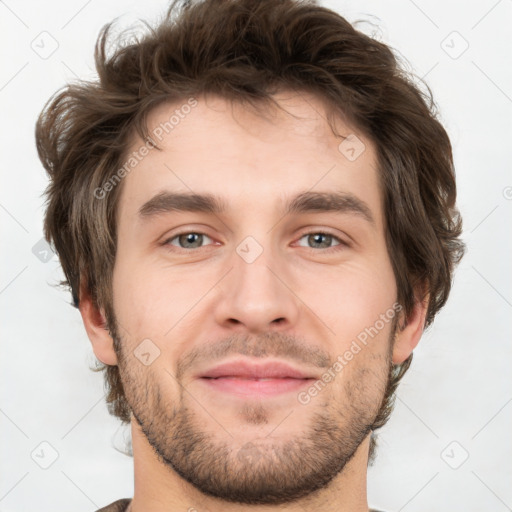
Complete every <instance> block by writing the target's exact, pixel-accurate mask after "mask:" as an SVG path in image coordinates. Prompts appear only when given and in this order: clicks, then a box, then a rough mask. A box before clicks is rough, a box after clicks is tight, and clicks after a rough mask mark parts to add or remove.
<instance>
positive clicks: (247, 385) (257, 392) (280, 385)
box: [200, 377, 313, 397]
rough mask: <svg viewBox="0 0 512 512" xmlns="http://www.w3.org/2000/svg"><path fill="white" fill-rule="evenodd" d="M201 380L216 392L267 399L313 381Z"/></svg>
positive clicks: (231, 378)
mask: <svg viewBox="0 0 512 512" xmlns="http://www.w3.org/2000/svg"><path fill="white" fill-rule="evenodd" d="M200 380H202V381H203V382H204V383H205V384H206V385H207V386H209V387H210V388H212V389H215V390H216V391H222V392H224V393H232V394H235V395H240V396H243V397H248V396H260V397H266V396H275V395H280V394H283V393H290V392H292V391H298V390H299V389H301V388H303V387H305V386H307V385H309V384H310V383H311V381H312V380H313V379H293V378H281V379H268V380H256V379H242V378H238V377H218V378H215V379H212V378H206V377H202V378H201V379H200Z"/></svg>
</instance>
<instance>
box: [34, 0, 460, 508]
mask: <svg viewBox="0 0 512 512" xmlns="http://www.w3.org/2000/svg"><path fill="white" fill-rule="evenodd" d="M212 27H222V29H221V30H213V29H212ZM110 32H111V25H107V26H106V27H104V29H103V30H102V33H101V34H100V37H99V39H98V42H97V46H96V52H95V59H96V67H97V70H98V74H99V79H98V80H97V81H93V82H79V83H74V84H72V85H68V86H67V87H66V88H65V89H64V90H63V91H60V92H59V93H58V94H56V95H55V96H54V97H53V98H51V100H50V101H49V102H48V104H47V105H46V106H45V108H44V110H43V112H42V113H41V116H40V118H39V120H38V122H37V126H36V140H37V148H38V151H39V155H40V158H41V160H42V162H43V164H44V166H45V168H46V169H47V171H48V174H49V177H50V183H49V186H48V189H47V191H46V194H47V211H46V217H45V224H44V229H45V237H46V238H47V240H48V241H49V242H50V243H51V244H52V245H53V247H54V249H55V251H56V252H57V254H58V256H59V258H60V261H61V264H62V268H63V271H64V274H65V280H64V281H63V283H61V284H64V285H65V286H67V287H69V289H70V291H71V293H72V297H73V304H74V306H75V307H77V308H79V309H80V312H81V313H82V316H83V317H84V322H85V326H86V329H87V332H88V334H89V337H90V338H91V341H92V343H93V348H94V351H95V354H96V356H97V357H98V359H99V361H101V363H102V365H101V367H100V370H101V371H103V372H104V374H105V380H106V385H107V390H108V395H107V402H108V404H109V409H110V412H111V413H112V414H114V415H116V416H117V417H119V418H120V419H121V420H122V421H123V422H129V421H130V420H131V418H132V415H133V417H134V418H135V419H136V421H137V422H138V424H139V425H140V426H141V428H142V431H143V432H144V434H145V435H146V437H147V438H148V440H149V442H150V443H151V444H152V445H153V447H154V448H155V450H156V451H157V453H158V455H159V456H160V457H161V459H162V461H163V462H164V463H166V464H168V465H169V466H170V467H172V468H173V469H174V470H175V471H177V472H178V473H179V474H180V475H181V476H182V477H184V478H185V479H187V480H188V481H189V482H191V483H193V484H194V485H196V486H197V487H198V488H200V489H201V490H203V491H204V492H207V493H211V494H214V495H215V493H217V496H219V497H224V498H226V499H232V500H233V501H237V500H238V501H244V500H245V501H246V502H250V503H264V502H267V503H270V502H274V503H277V502H284V501H287V500H290V499H293V498H297V497H299V496H300V493H302V495H304V494H307V493H308V492H311V491H312V490H314V489H319V488H321V487H323V486H325V485H327V484H328V483H329V482H330V481H331V480H332V479H333V478H334V477H335V476H336V474H338V473H339V472H340V471H341V470H342V469H343V467H344V466H345V465H346V464H347V463H348V462H349V461H350V459H351V457H352V456H353V454H354V453H355V451H356V449H357V448H358V446H360V444H361V443H362V442H363V441H364V440H365V439H367V438H368V436H370V435H372V433H373V432H375V431H376V430H377V429H379V428H381V427H382V426H383V425H384V424H385V423H386V422H387V420H388V418H389V415H390V413H391V411H392V407H393V399H394V393H395V391H396V387H397V385H398V383H399V381H400V379H401V378H402V377H403V375H404V374H405V372H406V371H407V369H408V368H409V366H410V363H411V360H412V354H413V349H414V347H415V346H416V344H417V343H418V342H419V340H420V337H421V334H422V332H423V330H424V329H425V328H426V327H428V326H429V325H430V324H431V323H432V321H433V320H434V317H435V315H436V314H437V313H438V312H439V310H440V309H441V308H442V307H443V305H444V304H445V302H446V300H447V298H448V295H449V292H450V287H451V281H452V275H453V271H454V267H455V265H456V264H457V263H458V261H459V260H460V258H461V257H462V255H463V252H464V245H463V243H462V242H461V240H460V234H461V230H462V226H461V220H460V217H459V215H458V212H457V210H456V207H455V200H456V185H455V173H454V168H453V160H452V152H451V146H450V141H449V138H448V136H447V134H446V132H445V130H444V129H443V127H442V125H441V124H440V123H439V121H438V120H437V118H436V112H435V106H434V103H433V100H432V96H431V94H430V91H428V88H426V87H424V88H423V89H420V87H419V85H418V84H417V83H415V81H414V80H413V79H412V78H411V76H409V75H408V74H407V73H406V72H405V71H404V70H403V69H402V68H401V67H400V66H399V64H398V62H397V60H396V58H395V56H394V54H393V52H392V51H391V50H390V48H389V47H388V46H386V45H385V44H383V43H381V42H378V41H376V40H373V39H372V38H370V37H368V36H366V35H364V34H363V33H361V32H359V31H357V30H356V29H355V28H354V27H352V26H351V25H350V24H349V23H348V22H347V21H346V20H345V19H344V18H342V17H341V16H340V15H338V14H336V13H334V12H332V11H330V10H328V9H326V8H322V7H319V6H317V5H316V4H314V3H309V2H296V1H293V0H281V1H278V2H276V1H275V0H272V1H270V0H268V1H267V0H265V1H260V2H254V1H250V0H232V1H230V0H211V1H208V2H198V3H194V4H193V5H190V4H184V5H183V4H181V3H177V2H174V3H173V4H172V6H171V8H170V9H169V12H168V15H167V17H166V18H165V19H164V20H163V21H162V22H161V24H160V25H159V26H158V27H156V28H154V29H150V30H148V32H147V33H146V34H144V35H143V36H141V37H140V38H139V39H138V40H136V41H133V42H132V43H130V44H128V45H125V46H117V47H114V49H113V51H110V50H109V43H110V41H111V36H110ZM164 191H165V192H171V193H174V194H176V193H179V194H187V195H188V197H187V198H184V197H176V196H174V197H172V198H170V197H166V196H165V194H163V192H164ZM330 193H337V194H338V195H337V196H336V197H334V196H328V195H327V194H330ZM203 196H207V197H203ZM215 198H217V200H215ZM171 203H172V206H171ZM329 204H330V205H331V207H330V208H329V207H327V206H326V205H329ZM176 205H178V207H176ZM185 224H187V225H188V227H187V226H186V225H185ZM179 226H181V229H178V227H179ZM306 227H308V229H305V228H306ZM191 235H192V237H191ZM318 235H320V240H322V239H323V240H324V241H320V242H319V241H318V240H319V237H318ZM325 240H327V247H322V244H325ZM188 244H192V246H190V245H188ZM195 244H198V245H195ZM318 244H319V245H320V246H318ZM311 245H313V246H311ZM249 255H250V257H249ZM390 312H391V313H390ZM377 322H379V323H377ZM363 333H366V337H365V336H364V334H363ZM354 343H355V344H354ZM355 347H358V348H355ZM348 352H351V353H352V356H350V355H349V354H348ZM142 353H144V354H145V356H144V357H145V358H146V360H145V362H142V361H141V360H142V359H143V358H142V357H141V356H142ZM147 354H149V356H147ZM234 356H246V357H258V358H269V357H275V358H280V359H286V360H288V361H294V362H295V363H298V364H300V365H302V367H303V368H305V369H307V371H308V372H309V374H308V375H309V376H310V377H311V378H312V381H311V386H312V387H311V388H306V389H302V391H301V392H302V395H301V394H300V393H298V394H297V400H296V401H295V402H294V407H293V408H292V407H291V406H290V403H289V394H288V395H286V397H287V398H283V397H281V398H276V399H275V400H273V401H270V402H269V401H265V400H263V401H260V400H249V401H247V402H245V403H244V405H243V406H242V405H241V404H242V402H240V401H238V402H237V401H236V400H235V401H234V402H229V406H225V404H224V405H223V403H221V402H219V403H216V400H218V396H219V395H218V393H217V392H214V391H212V390H211V389H210V388H207V389H204V388H203V386H205V382H204V379H201V378H200V377H201V372H204V371H206V369H207V368H209V367H211V366H212V365H214V364H217V363H219V362H222V361H224V360H227V359H228V358H232V357H234ZM149 360H151V363H150V364H145V363H148V362H149ZM327 373H329V374H330V375H331V378H330V379H327V378H323V376H324V375H326V374H327ZM320 381H321V383H322V384H320V383H319V382H320ZM313 388H315V389H316V391H314V389H313ZM195 396H207V397H208V398H209V399H208V401H207V403H211V404H214V405H217V406H218V408H216V409H215V410H219V411H220V412H218V413H217V415H216V417H215V418H212V417H211V415H210V414H209V412H208V411H207V410H206V409H205V408H204V407H201V406H200V405H198V403H197V401H194V398H193V397H195ZM283 396H284V395H283ZM308 397H309V398H308ZM287 400H288V401H287ZM306 402H307V403H306ZM237 405H238V406H237ZM283 410H288V411H292V410H293V414H292V413H290V414H289V418H288V419H287V420H283V418H278V413H279V411H283ZM280 420H282V423H280V424H279V427H278V428H276V429H275V430H272V429H273V428H274V426H276V425H277V424H278V423H279V421H280ZM265 425H267V426H272V428H269V429H268V430H271V431H273V432H274V433H273V434H272V435H269V436H268V437H264V438H262V437H261V435H260V434H261V429H262V428H263V427H264V426H265ZM169 432H171V433H172V436H168V434H169ZM375 448H376V443H375V436H374V435H372V437H371V443H370V450H369V461H371V460H372V459H373V457H374V452H375ZM272 454H273V455H272ZM272 456H277V457H278V461H279V463H280V464H281V468H280V469H281V471H280V474H281V475H283V474H284V475H286V476H284V477H282V480H279V478H278V479H277V483H276V487H275V488H273V489H271V488H270V487H269V482H270V481H276V478H275V475H272V474H271V469H270V467H271V466H270V461H271V458H272ZM214 461H218V464H217V465H215V464H214ZM299 462H301V463H299ZM304 462H305V463H304ZM249 464H250V465H252V467H253V470H252V471H251V472H249V471H245V472H244V468H246V467H248V465H249ZM222 467H224V472H223V471H222ZM229 467H231V468H233V467H234V468H239V469H240V471H237V472H236V473H237V474H239V475H246V476H245V478H238V480H236V481H235V480H234V479H233V478H230V477H229V474H228V469H229ZM212 468H214V469H215V473H213V471H212ZM226 468H227V469H226ZM254 468H255V469H254ZM213 474H215V475H216V476H212V475H213ZM249 475H251V476H249ZM271 477H274V479H272V478H271ZM306 482H309V483H308V484H307V485H306ZM269 489H270V490H269Z"/></svg>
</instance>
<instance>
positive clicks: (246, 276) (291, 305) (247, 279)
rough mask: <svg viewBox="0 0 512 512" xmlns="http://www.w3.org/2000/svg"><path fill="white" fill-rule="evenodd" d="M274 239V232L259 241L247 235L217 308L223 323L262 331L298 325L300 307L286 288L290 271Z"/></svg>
mask: <svg viewBox="0 0 512 512" xmlns="http://www.w3.org/2000/svg"><path fill="white" fill-rule="evenodd" d="M271 236H272V232H269V233H267V234H264V235H260V236H258V238H259V240H258V239H257V238H256V237H254V236H247V237H246V238H244V239H243V240H242V241H241V242H240V243H239V244H238V246H237V247H236V249H235V253H234V254H233V258H232V270H231V272H229V273H228V275H227V276H226V280H227V281H226V282H224V284H223V287H222V289H223V292H222V294H221V297H220V301H219V303H218V305H217V313H216V314H217V321H218V322H220V323H221V324H223V325H235V324H236V325H238V324H243V325H244V326H245V328H246V329H248V330H250V331H253V332H258V331H266V330H269V329H275V328H276V326H280V328H283V327H285V326H290V325H291V324H293V323H295V321H296V319H297V314H298V309H297V308H298V304H297V301H296V297H295V296H294V294H293V293H292V291H291V290H290V289H289V288H288V286H286V285H285V282H286V281H287V279H286V275H285V274H286V272H285V271H284V270H283V269H284V265H283V262H282V261H281V260H280V257H279V251H278V250H274V249H273V247H272V244H271V242H270V240H271ZM260 241H261V242H260ZM281 274H282V275H281Z"/></svg>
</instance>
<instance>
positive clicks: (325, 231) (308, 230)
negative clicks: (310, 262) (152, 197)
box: [161, 227, 351, 253]
mask: <svg viewBox="0 0 512 512" xmlns="http://www.w3.org/2000/svg"><path fill="white" fill-rule="evenodd" d="M191 233H193V234H196V235H203V236H206V237H208V238H209V239H210V240H213V241H214V242H216V240H215V239H214V237H212V236H210V235H208V234H207V233H205V232H204V231H201V230H199V229H197V230H196V229H193V228H184V229H182V230H180V231H178V232H176V233H173V234H171V235H168V236H166V237H165V239H164V241H163V242H161V245H162V246H171V247H173V248H174V249H173V250H178V251H186V252H193V251H197V250H199V249H204V248H205V247H208V246H201V247H198V248H195V249H184V248H182V247H178V246H175V245H172V244H171V243H170V242H171V241H172V240H174V239H175V238H178V237H179V236H182V235H188V234H191ZM316 234H323V235H329V236H331V237H333V238H334V239H336V241H337V242H339V244H338V245H335V246H333V247H328V248H326V249H318V248H314V247H303V246H299V247H302V248H303V249H309V250H311V251H314V252H324V253H325V252H327V253H328V252H333V251H336V250H337V248H339V247H340V246H343V247H351V244H350V243H349V242H347V240H345V239H344V238H342V237H341V236H339V235H337V234H335V233H333V232H332V231H331V230H329V229H326V228H315V227H313V228H304V230H303V231H301V233H300V235H299V236H298V237H297V238H296V239H295V242H294V243H296V242H298V241H299V240H300V239H301V238H304V237H305V236H306V235H316ZM347 238H348V236H347ZM208 245H215V243H213V244H208Z"/></svg>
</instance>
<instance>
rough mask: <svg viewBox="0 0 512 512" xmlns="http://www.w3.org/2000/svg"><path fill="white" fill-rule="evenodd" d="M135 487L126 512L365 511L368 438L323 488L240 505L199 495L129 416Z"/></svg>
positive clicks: (366, 509)
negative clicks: (280, 500) (282, 500)
mask: <svg viewBox="0 0 512 512" xmlns="http://www.w3.org/2000/svg"><path fill="white" fill-rule="evenodd" d="M131 429H132V448H133V459H134V477H135V488H134V496H133V500H132V502H131V505H130V508H129V512H162V511H163V510H165V511H166V512H174V511H176V512H178V511H188V512H235V511H236V512H245V511H247V512H249V511H250V512H273V511H277V510H279V511H280V512H282V511H286V512H304V510H322V511H323V512H368V502H367V496H366V492H367V491H366V473H367V463H368V450H369V446H370V435H368V436H367V437H366V439H365V440H364V441H363V442H362V443H361V444H360V445H359V447H358V449H357V450H356V452H355V454H354V456H353V457H352V459H351V460H350V461H349V462H348V463H347V464H346V466H345V467H344V468H343V470H342V471H341V472H340V473H339V474H338V475H337V477H336V478H334V480H332V481H331V483H330V484H329V485H328V486H327V487H326V488H324V489H321V490H319V491H317V492H315V493H314V495H310V496H306V497H305V498H302V499H300V500H298V501H294V502H293V503H289V504H280V505H243V504H239V503H231V502H227V501H223V500H221V499H219V498H216V497H212V496H208V495H205V494H203V493H201V492H200V491H199V490H197V489H196V488H195V487H194V486H192V485H191V484H189V483H188V482H187V481H186V480H184V479H183V478H181V477H180V476H179V475H178V474H177V473H176V472H175V471H174V470H173V469H172V468H170V467H168V466H167V465H166V464H164V463H163V462H162V461H161V460H159V458H158V456H157V455H156V453H155V451H154V450H153V448H152V446H151V445H150V444H149V442H148V441H147V439H146V436H145V435H144V434H143V432H142V431H141V430H140V427H139V425H138V424H137V422H136V420H135V419H134V418H133V417H132V424H131Z"/></svg>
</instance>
